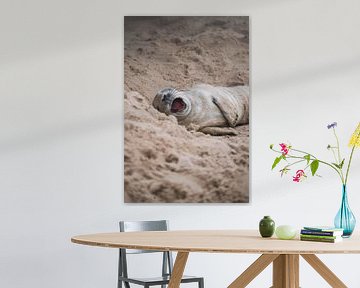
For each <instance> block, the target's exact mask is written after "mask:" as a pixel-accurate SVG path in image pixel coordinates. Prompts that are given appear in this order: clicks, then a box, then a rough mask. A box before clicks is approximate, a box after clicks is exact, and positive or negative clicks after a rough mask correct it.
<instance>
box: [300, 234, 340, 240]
mask: <svg viewBox="0 0 360 288" xmlns="http://www.w3.org/2000/svg"><path fill="white" fill-rule="evenodd" d="M300 236H301V237H303V238H314V239H337V238H341V236H338V237H336V236H322V235H305V234H300Z"/></svg>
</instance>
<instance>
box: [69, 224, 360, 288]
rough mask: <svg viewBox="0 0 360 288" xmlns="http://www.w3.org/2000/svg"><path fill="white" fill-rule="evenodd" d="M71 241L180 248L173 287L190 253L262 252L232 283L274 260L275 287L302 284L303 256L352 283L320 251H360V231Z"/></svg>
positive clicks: (329, 277)
mask: <svg viewBox="0 0 360 288" xmlns="http://www.w3.org/2000/svg"><path fill="white" fill-rule="evenodd" d="M71 241H72V242H74V243H77V244H84V245H91V246H100V247H112V248H125V249H141V250H158V251H176V252H178V253H177V256H176V260H175V264H174V269H173V273H172V276H171V279H170V283H169V286H168V287H169V288H178V287H179V285H180V280H181V277H182V275H183V272H184V269H185V265H186V261H187V258H188V256H189V253H190V252H211V253H247V254H262V255H261V256H260V257H259V258H258V259H257V260H256V261H255V262H254V263H252V264H251V265H250V266H249V267H248V268H247V269H246V270H245V271H244V272H243V273H242V274H241V275H240V276H239V277H238V278H236V279H235V280H234V281H233V282H232V283H231V284H230V285H229V286H228V288H241V287H246V286H247V285H248V284H249V283H250V282H251V281H252V280H253V279H254V278H255V277H256V276H257V275H259V274H260V273H261V272H262V271H263V270H264V269H265V268H266V267H267V266H268V265H269V264H271V263H273V286H272V287H274V288H298V287H299V255H301V256H302V257H303V258H304V259H305V260H306V261H307V262H308V263H309V264H310V265H311V266H312V267H313V268H314V269H315V270H316V271H317V272H318V273H319V274H320V275H321V276H322V277H323V278H324V279H325V280H326V281H327V282H328V283H329V284H330V285H331V287H336V288H343V287H347V286H346V285H345V284H344V283H343V282H342V281H341V280H340V279H339V278H338V277H337V276H336V275H335V274H334V273H333V272H332V271H331V270H330V269H329V268H328V267H327V266H326V265H325V264H324V263H323V262H322V261H321V260H320V259H319V258H318V257H317V256H315V254H346V253H347V254H349V253H351V254H354V253H360V237H359V235H355V236H352V237H351V238H348V239H344V241H342V242H338V243H321V242H307V241H300V240H299V239H293V240H280V239H276V238H262V237H260V236H259V233H258V231H256V230H214V231H207V230H200V231H199V230H197V231H194V230H193V231H166V232H165V231H162V232H160V231H159V232H116V233H98V234H90V235H80V236H74V237H72V238H71Z"/></svg>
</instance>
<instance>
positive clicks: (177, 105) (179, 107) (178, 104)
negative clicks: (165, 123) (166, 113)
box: [170, 98, 186, 113]
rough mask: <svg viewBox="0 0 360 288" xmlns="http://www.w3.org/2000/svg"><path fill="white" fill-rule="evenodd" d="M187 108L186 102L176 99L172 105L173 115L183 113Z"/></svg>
mask: <svg viewBox="0 0 360 288" xmlns="http://www.w3.org/2000/svg"><path fill="white" fill-rule="evenodd" d="M185 108H186V104H185V102H184V100H182V99H181V98H175V99H174V101H173V102H172V103H171V109H170V111H171V113H178V112H181V111H183V110H184V109H185Z"/></svg>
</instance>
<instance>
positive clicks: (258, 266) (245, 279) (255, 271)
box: [228, 254, 279, 288]
mask: <svg viewBox="0 0 360 288" xmlns="http://www.w3.org/2000/svg"><path fill="white" fill-rule="evenodd" d="M278 256H279V255H278V254H263V255H261V256H260V257H259V258H258V259H257V260H256V261H255V262H254V263H252V264H251V265H250V266H249V267H248V268H247V269H246V270H245V271H244V272H243V273H242V274H241V275H240V276H239V277H238V278H236V279H235V281H234V282H232V283H231V284H230V285H229V286H228V288H244V287H246V286H247V285H248V284H249V283H250V282H251V281H252V280H253V279H254V278H255V277H256V276H257V275H259V274H260V273H261V272H262V271H263V270H264V269H265V268H266V267H267V266H268V265H269V264H270V263H271V262H273V261H274V260H275V259H276V258H277V257H278Z"/></svg>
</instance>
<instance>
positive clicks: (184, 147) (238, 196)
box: [124, 17, 249, 203]
mask: <svg viewBox="0 0 360 288" xmlns="http://www.w3.org/2000/svg"><path fill="white" fill-rule="evenodd" d="M248 31H249V27H248V18H247V17H125V42H124V43H125V45H124V49H125V53H124V69H125V83H124V84H125V85H124V87H125V96H124V98H125V99H124V104H125V105H124V109H125V156H124V157H125V159H124V161H125V162H124V163H125V167H124V173H125V177H124V178H125V180H124V182H125V183H124V189H125V192H124V198H125V199H124V200H125V202H126V203H247V202H248V201H249V125H244V126H238V127H237V128H236V129H237V130H238V132H239V134H238V135H236V136H210V135H206V134H203V133H201V132H196V131H188V130H187V129H186V128H185V127H184V126H181V125H179V124H178V123H177V120H176V118H175V117H173V116H166V115H165V114H162V113H160V112H158V111H157V110H156V109H154V108H153V107H152V104H151V103H152V100H153V98H154V96H155V95H156V93H157V92H158V91H159V90H160V89H161V88H164V87H175V88H180V89H186V88H190V87H192V86H193V85H195V84H199V83H206V84H211V85H219V86H232V85H248V84H249V33H248Z"/></svg>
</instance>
